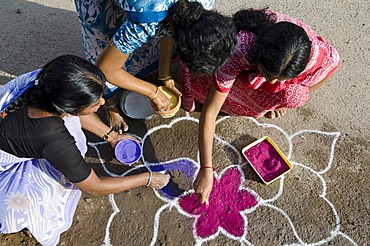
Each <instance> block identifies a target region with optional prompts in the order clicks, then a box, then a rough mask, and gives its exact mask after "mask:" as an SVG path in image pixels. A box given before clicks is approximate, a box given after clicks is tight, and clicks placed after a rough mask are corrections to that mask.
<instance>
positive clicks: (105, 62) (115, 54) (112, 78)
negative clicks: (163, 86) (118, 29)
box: [96, 41, 170, 110]
mask: <svg viewBox="0 0 370 246" xmlns="http://www.w3.org/2000/svg"><path fill="white" fill-rule="evenodd" d="M128 57H129V55H128V54H123V53H121V52H120V51H119V50H118V49H117V48H116V46H115V45H114V44H112V41H110V42H109V43H108V45H107V46H106V47H105V48H104V50H103V52H102V53H101V54H100V55H99V57H98V59H97V61H96V65H97V66H98V67H99V68H100V69H101V70H102V71H103V73H104V74H105V76H106V78H107V80H108V82H110V83H112V84H114V85H116V86H118V87H120V88H123V89H126V90H130V91H134V92H137V93H140V94H142V95H145V96H147V97H148V98H150V99H153V103H154V105H155V106H157V109H161V110H169V109H170V102H169V99H168V98H167V97H166V96H165V95H164V94H163V93H162V92H161V91H159V92H158V94H157V95H156V92H157V87H156V86H155V85H153V84H151V83H148V82H146V81H144V80H141V79H138V78H136V77H135V76H133V75H131V74H129V73H128V72H127V71H125V70H124V69H122V66H123V65H124V63H125V62H126V60H127V59H128ZM155 95H156V96H155Z"/></svg>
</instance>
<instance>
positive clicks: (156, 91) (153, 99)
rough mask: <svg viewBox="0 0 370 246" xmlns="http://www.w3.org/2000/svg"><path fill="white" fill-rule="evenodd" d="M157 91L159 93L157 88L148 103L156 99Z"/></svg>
mask: <svg viewBox="0 0 370 246" xmlns="http://www.w3.org/2000/svg"><path fill="white" fill-rule="evenodd" d="M158 91H159V87H157V90H156V91H155V93H154V96H153V97H152V98H151V99H150V101H153V100H154V98H156V97H157V95H158Z"/></svg>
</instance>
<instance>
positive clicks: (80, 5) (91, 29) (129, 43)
mask: <svg viewBox="0 0 370 246" xmlns="http://www.w3.org/2000/svg"><path fill="white" fill-rule="evenodd" d="M176 1H177V0H136V1H134V0H75V5H76V10H77V12H78V16H79V19H80V23H81V32H82V39H83V44H84V50H85V55H86V58H87V59H88V60H89V61H91V62H93V63H95V61H96V59H97V57H98V55H99V54H100V53H101V52H102V50H103V49H104V47H105V46H106V45H107V43H108V42H109V41H110V40H111V39H112V38H113V44H114V45H115V46H116V47H117V49H118V50H119V51H121V52H122V53H124V54H130V57H129V59H128V60H127V61H126V63H125V64H124V66H123V69H125V70H126V71H127V72H129V73H131V74H132V75H134V76H136V77H138V78H142V77H144V76H145V75H148V74H149V73H150V72H153V71H155V70H156V69H157V68H158V59H159V39H160V38H161V37H163V36H164V35H166V34H167V33H168V31H169V30H168V26H167V25H166V24H165V22H163V20H164V19H165V18H166V16H167V12H168V9H169V8H170V7H171V6H172V5H173V4H174V3H175V2H176ZM196 1H197V2H200V3H201V4H202V5H203V7H204V8H206V9H211V8H212V7H213V6H214V5H215V0H196ZM107 87H108V89H109V90H106V92H105V98H110V97H111V96H112V95H113V94H114V93H115V92H116V90H117V87H116V86H114V85H112V84H109V83H108V84H107Z"/></svg>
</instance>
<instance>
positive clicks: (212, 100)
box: [194, 86, 229, 204]
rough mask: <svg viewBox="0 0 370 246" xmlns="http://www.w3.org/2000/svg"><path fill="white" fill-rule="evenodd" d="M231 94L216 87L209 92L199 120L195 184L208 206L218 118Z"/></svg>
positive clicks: (198, 194) (202, 200)
mask: <svg viewBox="0 0 370 246" xmlns="http://www.w3.org/2000/svg"><path fill="white" fill-rule="evenodd" d="M228 94H229V93H228V92H226V93H221V92H219V91H217V90H216V89H215V88H214V86H212V87H211V89H210V91H209V92H208V95H207V99H206V101H205V103H204V105H203V109H202V113H201V116H200V119H199V129H198V145H199V152H200V165H201V167H200V170H199V173H198V176H197V178H196V180H195V182H194V189H195V192H196V194H197V197H198V200H199V201H200V202H201V203H204V202H206V203H207V204H208V198H209V195H210V193H211V190H212V185H213V172H212V171H213V169H212V168H210V167H212V166H213V165H212V150H213V139H214V134H215V129H216V117H217V115H218V113H219V112H220V109H221V107H222V105H223V104H224V102H225V100H226V97H227V95H228Z"/></svg>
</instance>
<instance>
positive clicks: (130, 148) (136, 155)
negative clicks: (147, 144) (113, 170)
mask: <svg viewBox="0 0 370 246" xmlns="http://www.w3.org/2000/svg"><path fill="white" fill-rule="evenodd" d="M114 153H115V154H116V158H117V160H119V161H120V162H121V163H123V164H126V165H131V164H133V163H135V162H137V161H138V160H139V159H140V157H141V155H142V154H143V150H142V148H141V145H140V144H139V143H138V142H136V141H135V140H132V139H125V140H121V141H120V142H119V143H118V144H117V145H116V148H115V151H114Z"/></svg>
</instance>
